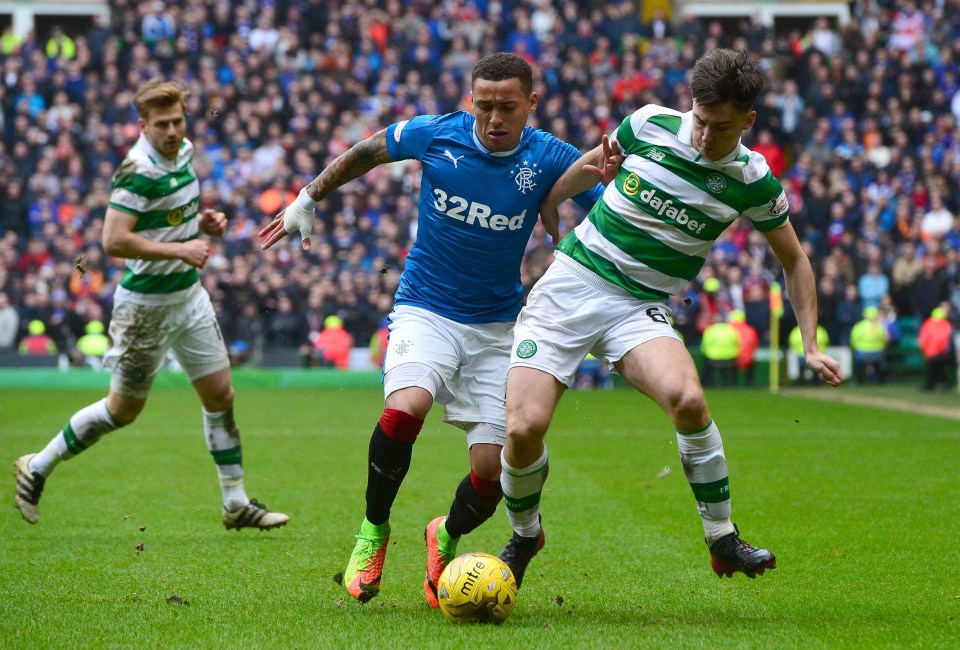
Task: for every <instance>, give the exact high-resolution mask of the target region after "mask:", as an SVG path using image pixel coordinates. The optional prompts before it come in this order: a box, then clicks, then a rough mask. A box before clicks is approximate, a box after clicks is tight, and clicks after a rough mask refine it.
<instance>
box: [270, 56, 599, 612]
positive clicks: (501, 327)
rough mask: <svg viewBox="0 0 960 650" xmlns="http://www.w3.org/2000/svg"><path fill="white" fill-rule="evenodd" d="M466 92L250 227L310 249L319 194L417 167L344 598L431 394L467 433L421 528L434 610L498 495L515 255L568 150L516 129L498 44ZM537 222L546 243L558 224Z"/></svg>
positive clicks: (380, 537) (383, 529)
mask: <svg viewBox="0 0 960 650" xmlns="http://www.w3.org/2000/svg"><path fill="white" fill-rule="evenodd" d="M472 97H473V112H472V113H468V112H464V111H458V112H455V113H450V114H447V115H422V116H419V117H415V118H413V119H410V120H404V121H402V122H398V123H396V124H392V125H390V126H388V127H387V128H386V129H384V130H382V131H380V132H379V133H376V134H375V135H373V136H371V137H370V138H367V139H366V140H364V141H362V142H359V143H357V144H356V145H354V146H353V147H351V148H350V149H349V150H348V151H346V152H345V153H343V154H342V155H341V156H339V157H338V158H337V159H336V160H334V161H333V162H331V163H330V165H329V166H328V167H327V168H326V169H324V171H323V172H321V173H320V175H319V176H317V178H316V179H314V180H313V181H312V182H310V183H309V184H308V185H307V186H306V187H305V188H304V189H303V190H302V191H301V192H300V195H299V196H298V197H297V199H296V201H294V202H293V203H292V204H291V205H290V206H288V207H287V208H286V209H285V210H284V211H283V212H281V213H280V214H279V215H278V216H277V218H276V219H275V220H274V221H273V222H272V223H271V224H269V225H268V226H267V227H265V228H264V229H263V230H262V231H261V237H263V238H264V241H263V244H262V248H264V249H266V248H269V247H270V246H272V245H273V244H275V243H276V242H277V241H279V240H280V239H282V238H283V237H286V236H287V235H288V234H290V233H294V232H299V233H300V235H301V237H302V246H303V248H304V249H309V248H310V233H311V227H312V223H313V219H314V216H315V209H316V207H317V203H318V202H319V201H321V200H323V197H325V196H326V195H327V194H329V193H330V192H332V191H333V190H334V189H336V188H338V187H340V186H341V185H343V184H344V183H346V182H348V181H351V180H353V179H355V178H358V177H359V176H362V175H363V174H365V173H366V172H368V171H369V170H370V169H372V168H373V167H375V166H377V165H381V164H384V163H389V162H391V161H395V160H404V159H416V160H419V161H420V162H421V164H422V167H423V178H422V181H421V190H420V201H419V214H420V225H419V230H418V233H417V240H416V243H415V244H414V245H413V247H412V249H411V251H410V254H409V255H408V257H407V260H406V265H405V268H404V271H403V274H402V276H401V279H400V286H399V288H398V289H397V293H396V296H395V301H394V309H393V311H392V313H391V314H390V337H389V344H388V348H387V354H386V358H385V360H384V379H383V384H384V395H385V408H384V410H383V414H382V415H381V416H380V419H379V421H378V422H377V425H376V427H375V428H374V430H373V435H372V437H371V439H370V450H369V463H368V470H367V491H366V516H365V518H364V520H363V522H362V524H361V526H360V533H359V535H357V544H356V547H355V548H354V551H353V554H352V555H351V557H350V561H349V563H348V565H347V570H346V572H345V574H344V585H345V586H346V588H347V590H348V591H349V593H350V595H351V596H352V597H354V598H356V599H358V600H360V601H361V602H366V601H368V600H369V599H371V598H373V597H374V596H376V595H377V593H378V592H379V589H380V582H381V574H382V570H383V562H384V559H385V557H386V552H387V541H388V538H389V535H390V522H389V517H390V509H391V507H392V505H393V502H394V500H395V499H396V496H397V492H398V490H399V489H400V484H401V482H402V481H403V477H404V476H405V475H406V473H407V470H408V469H409V467H410V459H411V453H412V450H413V443H414V441H416V439H417V435H418V434H419V433H420V429H421V427H422V426H423V421H424V418H426V417H427V413H428V412H429V411H430V408H431V407H432V406H433V403H434V402H435V401H436V402H439V403H441V404H442V405H443V406H444V420H445V421H446V422H448V423H450V424H452V425H454V426H456V427H458V428H460V429H463V430H464V431H465V432H466V436H467V446H468V448H469V455H470V473H469V474H468V475H467V476H465V477H464V478H463V480H462V481H461V482H460V484H459V486H457V489H456V494H455V497H454V499H453V503H452V505H451V506H450V511H449V513H448V514H447V515H446V517H437V518H436V519H434V520H433V521H431V522H430V523H429V525H428V526H427V529H426V531H425V532H424V536H425V539H426V545H427V572H426V576H425V579H424V594H425V596H426V598H427V601H428V602H429V603H430V605H431V607H434V608H436V607H437V606H438V604H437V596H436V584H437V582H438V580H439V577H440V573H441V572H442V571H443V569H444V567H445V566H446V564H447V562H449V561H450V560H451V559H452V558H453V557H454V555H455V553H456V546H457V541H458V540H459V538H460V537H461V536H462V535H465V534H467V533H469V532H471V531H472V530H474V529H475V528H477V527H478V526H480V524H482V523H483V522H484V521H486V520H487V519H489V518H490V517H491V516H492V515H493V513H494V511H495V510H496V507H497V504H498V503H499V502H500V499H501V497H502V492H501V489H500V481H499V476H500V450H501V448H502V446H503V442H504V426H505V417H504V404H503V402H504V386H505V382H506V373H507V365H508V363H509V359H510V345H511V343H512V341H513V325H514V321H515V319H516V316H517V313H518V312H519V311H520V305H521V297H522V287H521V283H520V262H521V260H522V258H523V252H524V248H525V246H526V243H527V240H528V239H529V237H530V232H531V231H532V229H533V226H534V224H535V223H536V220H537V214H538V206H539V204H540V201H541V200H542V199H543V198H544V197H545V196H546V193H547V191H548V190H549V189H550V187H551V186H552V185H553V183H554V182H555V181H556V180H557V179H558V178H560V176H561V174H563V172H564V171H565V170H566V169H567V168H568V167H570V165H572V164H573V163H574V161H576V160H577V159H578V158H579V157H580V152H579V151H578V150H577V149H576V148H575V147H573V146H572V145H570V144H567V143H564V142H561V141H560V140H558V139H557V138H555V137H554V136H552V135H550V134H549V133H545V132H543V131H540V130H537V129H534V128H531V127H528V126H527V117H528V115H529V114H530V113H532V112H533V111H534V110H535V109H536V107H537V93H536V92H534V91H533V78H532V70H531V68H530V66H529V64H527V63H526V62H525V61H524V60H523V59H522V58H520V57H518V56H516V55H513V54H506V53H497V54H493V55H490V56H488V57H486V58H484V59H482V60H481V61H479V62H478V63H477V65H476V67H474V69H473V73H472ZM613 166H615V165H613ZM605 171H606V165H604V168H600V169H595V172H596V173H597V178H599V179H600V180H601V181H603V180H604V178H603V176H604V172H605ZM606 180H609V178H607V179H606ZM601 190H602V188H601V187H600V186H599V185H594V186H593V187H589V188H585V190H584V191H583V192H581V193H578V195H577V196H576V197H574V198H575V199H576V200H577V201H578V203H580V204H581V205H582V206H584V207H589V206H590V205H592V204H593V202H594V201H595V200H596V199H597V198H598V197H599V196H600V193H601ZM544 226H545V228H546V230H547V232H548V233H550V234H551V235H552V236H554V238H555V239H556V237H557V235H558V232H557V231H558V227H559V223H558V221H552V222H550V223H544Z"/></svg>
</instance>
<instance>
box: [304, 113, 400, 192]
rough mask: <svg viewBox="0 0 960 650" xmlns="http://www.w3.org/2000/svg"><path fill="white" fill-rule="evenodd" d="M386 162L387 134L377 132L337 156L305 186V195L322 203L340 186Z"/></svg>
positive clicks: (387, 160) (383, 131)
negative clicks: (324, 198)
mask: <svg viewBox="0 0 960 650" xmlns="http://www.w3.org/2000/svg"><path fill="white" fill-rule="evenodd" d="M388 162H392V159H391V158H390V154H388V153H387V132H386V130H382V131H378V132H377V133H375V134H373V135H371V136H370V137H369V138H367V139H366V140H362V141H360V142H358V143H357V144H355V145H353V146H352V147H350V148H349V149H348V150H346V151H344V152H343V153H342V154H340V155H339V156H337V157H336V158H335V159H334V161H333V162H331V163H330V164H329V165H328V166H327V168H326V169H324V170H323V171H322V172H320V175H319V176H317V177H316V178H315V179H313V180H312V181H310V183H308V184H307V187H306V190H307V194H309V195H310V198H312V199H313V200H314V201H317V202H319V201H322V200H323V197H325V196H326V195H327V194H329V193H330V192H332V191H333V190H335V189H337V188H338V187H340V186H341V185H343V184H345V183H349V182H350V181H352V180H353V179H355V178H360V177H361V176H363V175H364V174H366V173H367V172H368V171H370V170H371V169H373V168H374V167H376V166H377V165H382V164H383V163H388Z"/></svg>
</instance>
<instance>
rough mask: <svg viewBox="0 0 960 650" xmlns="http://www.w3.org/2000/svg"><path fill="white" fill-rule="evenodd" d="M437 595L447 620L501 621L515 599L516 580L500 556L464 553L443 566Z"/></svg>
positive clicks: (462, 621)
mask: <svg viewBox="0 0 960 650" xmlns="http://www.w3.org/2000/svg"><path fill="white" fill-rule="evenodd" d="M437 599H438V600H439V601H440V611H442V612H443V615H444V616H446V617H447V620H448V621H450V622H451V623H467V622H470V621H478V622H481V623H502V622H504V621H505V620H507V617H508V616H510V613H511V612H512V611H513V606H514V605H515V604H516V603H517V581H516V579H515V578H514V577H513V572H512V571H511V570H510V567H508V566H507V565H506V564H505V563H504V562H503V560H501V559H500V558H498V557H496V556H493V555H490V554H488V553H467V554H465V555H461V556H460V557H458V558H456V559H455V560H453V561H452V562H451V563H450V564H448V565H447V568H446V569H444V570H443V573H442V574H441V575H440V583H439V584H438V585H437Z"/></svg>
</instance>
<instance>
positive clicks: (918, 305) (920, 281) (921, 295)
mask: <svg viewBox="0 0 960 650" xmlns="http://www.w3.org/2000/svg"><path fill="white" fill-rule="evenodd" d="M922 262H923V271H922V272H921V273H920V275H918V276H917V277H916V279H915V280H914V281H913V284H911V285H910V298H911V301H912V303H913V305H912V307H913V308H912V310H911V313H912V314H913V315H915V316H921V317H923V316H925V315H928V314H930V313H931V312H932V311H933V310H934V308H936V307H938V306H939V305H940V303H942V302H943V301H945V300H949V298H950V287H949V285H948V283H947V278H946V275H945V274H944V272H943V269H941V268H939V266H938V264H937V256H936V253H935V252H934V251H928V252H927V254H926V255H924V256H923V258H922Z"/></svg>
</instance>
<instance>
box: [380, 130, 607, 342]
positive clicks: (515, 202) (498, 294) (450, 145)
mask: <svg viewBox="0 0 960 650" xmlns="http://www.w3.org/2000/svg"><path fill="white" fill-rule="evenodd" d="M475 126H476V118H475V117H474V116H473V115H472V114H470V113H467V112H465V111H460V112H457V113H451V114H448V115H422V116H419V117H415V118H413V119H411V120H407V121H404V122H398V123H397V124H393V125H391V126H389V127H387V133H386V138H387V151H388V152H389V154H390V158H391V159H392V160H401V159H406V158H415V159H417V160H419V161H420V162H421V164H422V166H423V177H422V180H421V189H420V203H419V206H418V207H419V214H420V219H419V227H418V230H417V241H416V243H415V244H414V246H413V248H412V250H411V251H410V254H409V255H408V256H407V260H406V265H405V267H404V272H403V275H402V277H401V278H400V287H399V289H398V291H397V295H396V304H397V305H413V306H415V307H421V308H423V309H426V310H429V311H431V312H434V313H436V314H439V315H441V316H443V317H445V318H449V319H450V320H453V321H456V322H458V323H465V324H470V323H489V322H497V321H502V322H507V321H509V322H513V320H514V319H515V318H516V317H517V313H518V312H519V311H520V300H521V296H522V287H521V285H520V262H521V260H522V258H523V252H524V249H525V247H526V243H527V240H528V239H529V238H530V233H531V231H532V230H533V226H534V224H535V223H536V221H537V215H538V206H539V205H540V200H541V199H542V198H543V197H544V196H546V194H547V192H548V191H549V190H550V187H551V186H552V185H553V183H554V182H555V181H556V180H557V179H558V178H560V176H561V175H562V174H563V172H564V171H566V169H567V168H568V167H570V165H572V164H573V163H574V162H575V161H576V160H577V159H578V158H580V155H581V154H580V151H578V150H577V149H576V147H574V146H572V145H570V144H567V143H565V142H562V141H560V140H558V139H557V138H555V137H554V136H552V135H550V134H549V133H545V132H543V131H540V130H538V129H533V128H530V127H526V128H524V130H523V133H522V135H521V137H520V142H519V144H518V145H517V146H516V147H514V148H512V149H510V150H507V151H491V150H489V149H488V148H487V147H486V146H485V145H484V144H483V142H482V141H481V140H480V138H479V137H478V136H477V133H476V129H475ZM601 189H602V188H601V187H600V186H597V187H595V188H593V190H591V191H589V192H585V193H584V194H582V195H580V196H579V199H580V203H581V205H582V206H583V207H584V208H585V209H589V208H590V207H591V206H592V205H593V203H594V201H595V200H596V198H598V197H599V196H600V193H601Z"/></svg>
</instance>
